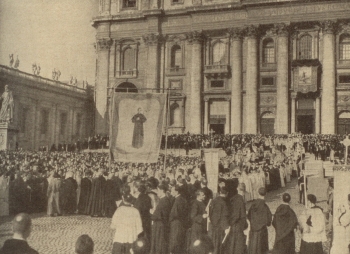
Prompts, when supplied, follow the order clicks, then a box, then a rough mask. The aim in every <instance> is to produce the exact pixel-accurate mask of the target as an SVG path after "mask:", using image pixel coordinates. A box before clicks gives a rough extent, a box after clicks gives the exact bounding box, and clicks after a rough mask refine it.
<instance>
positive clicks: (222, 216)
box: [208, 187, 230, 254]
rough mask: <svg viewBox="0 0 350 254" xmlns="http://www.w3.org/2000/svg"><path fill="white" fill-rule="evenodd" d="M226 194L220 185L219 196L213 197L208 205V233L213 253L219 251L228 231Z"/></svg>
mask: <svg viewBox="0 0 350 254" xmlns="http://www.w3.org/2000/svg"><path fill="white" fill-rule="evenodd" d="M226 196H227V190H226V188H225V187H221V188H220V190H219V196H217V197H216V198H214V199H213V201H212V202H211V203H210V206H209V218H210V222H211V227H210V229H209V233H208V234H209V237H210V238H211V240H212V242H213V244H214V251H213V254H220V253H221V247H222V241H223V239H224V238H225V235H228V233H229V231H230V225H229V223H228V216H229V213H228V207H227V203H226Z"/></svg>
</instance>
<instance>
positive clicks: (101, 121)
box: [95, 39, 112, 135]
mask: <svg viewBox="0 0 350 254" xmlns="http://www.w3.org/2000/svg"><path fill="white" fill-rule="evenodd" d="M111 45H112V40H110V39H100V40H98V41H97V43H96V50H97V66H96V69H97V70H96V85H95V108H96V110H95V133H96V134H102V135H106V134H108V126H107V88H108V80H109V77H108V76H109V75H108V72H109V49H110V46H111Z"/></svg>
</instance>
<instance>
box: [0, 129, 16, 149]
mask: <svg viewBox="0 0 350 254" xmlns="http://www.w3.org/2000/svg"><path fill="white" fill-rule="evenodd" d="M17 133H18V129H17V128H15V127H14V126H13V125H11V124H8V123H0V151H1V150H15V149H16V142H17Z"/></svg>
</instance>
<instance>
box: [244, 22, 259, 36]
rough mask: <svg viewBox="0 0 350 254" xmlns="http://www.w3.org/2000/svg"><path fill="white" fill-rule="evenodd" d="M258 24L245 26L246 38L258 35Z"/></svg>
mask: <svg viewBox="0 0 350 254" xmlns="http://www.w3.org/2000/svg"><path fill="white" fill-rule="evenodd" d="M258 28H259V27H258V26H254V25H250V26H247V27H246V28H245V35H246V36H247V37H248V38H256V37H257V36H258Z"/></svg>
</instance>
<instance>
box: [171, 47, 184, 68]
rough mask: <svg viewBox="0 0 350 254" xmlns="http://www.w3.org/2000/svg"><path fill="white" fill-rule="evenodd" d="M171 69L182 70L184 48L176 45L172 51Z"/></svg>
mask: <svg viewBox="0 0 350 254" xmlns="http://www.w3.org/2000/svg"><path fill="white" fill-rule="evenodd" d="M170 68H182V48H181V46H180V45H179V44H174V45H173V46H172V47H171V50H170Z"/></svg>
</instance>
